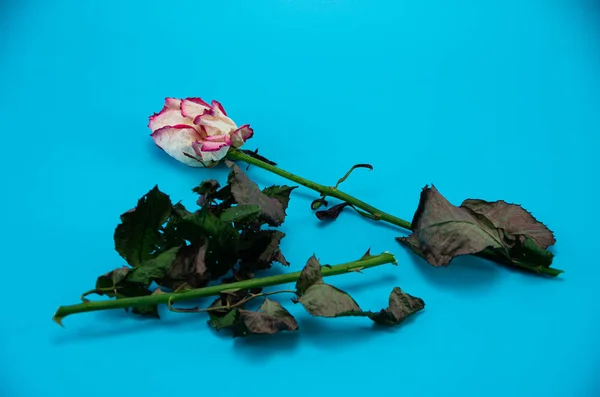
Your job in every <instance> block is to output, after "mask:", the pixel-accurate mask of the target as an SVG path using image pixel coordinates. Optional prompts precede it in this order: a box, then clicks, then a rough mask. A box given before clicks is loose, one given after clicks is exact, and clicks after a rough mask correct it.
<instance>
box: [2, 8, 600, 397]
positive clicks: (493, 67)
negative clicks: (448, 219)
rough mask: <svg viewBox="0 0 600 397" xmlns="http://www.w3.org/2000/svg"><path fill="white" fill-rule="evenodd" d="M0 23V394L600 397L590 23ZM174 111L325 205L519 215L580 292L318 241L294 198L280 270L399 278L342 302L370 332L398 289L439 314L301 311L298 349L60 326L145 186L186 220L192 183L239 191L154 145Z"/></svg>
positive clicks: (341, 237)
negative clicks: (211, 111) (346, 268)
mask: <svg viewBox="0 0 600 397" xmlns="http://www.w3.org/2000/svg"><path fill="white" fill-rule="evenodd" d="M0 4H1V8H0V14H1V15H0V23H1V25H0V32H1V37H2V39H1V40H0V129H1V135H0V136H1V137H2V144H1V150H2V153H1V156H0V162H1V164H0V169H1V170H2V171H1V172H2V180H1V183H2V184H1V186H2V194H1V195H0V200H1V205H2V209H3V215H4V221H3V224H4V228H3V232H2V247H3V253H2V279H3V285H2V288H1V292H0V296H1V297H2V320H0V321H1V323H2V327H1V328H0V357H1V359H0V395H2V396H11V397H12V396H48V395H57V396H58V395H60V396H81V395H85V396H86V397H92V396H103V397H104V396H107V395H110V396H138V395H139V396H142V395H153V396H159V395H167V394H168V395H171V394H172V393H178V394H179V393H181V395H184V394H183V393H189V394H188V395H217V393H218V394H219V395H227V396H229V395H236V394H240V393H244V394H247V395H254V394H257V393H258V392H259V391H260V392H261V393H263V395H264V396H275V395H281V394H282V393H286V394H287V395H289V396H303V395H306V393H314V395H327V394H329V393H331V395H337V394H339V395H357V396H358V395H368V394H374V395H404V396H440V395H441V396H455V395H456V396H483V395H485V396H506V395H510V396H513V397H517V396H546V397H550V396H574V397H575V396H597V395H600V381H599V380H596V379H595V376H596V375H597V374H598V368H599V365H600V340H599V338H598V335H599V334H600V316H599V310H598V309H599V303H598V302H599V299H598V295H597V291H598V287H597V284H598V282H599V280H600V270H599V267H600V266H599V264H598V255H597V251H596V249H595V247H597V244H598V243H597V239H598V232H597V230H598V227H597V225H598V222H599V221H600V219H599V216H598V211H597V209H596V208H597V206H598V199H597V197H596V190H597V185H596V183H597V180H598V177H597V172H598V170H599V167H598V166H599V164H598V157H599V156H598V153H597V150H598V142H599V140H598V137H597V134H598V132H599V131H600V111H599V105H600V68H599V66H600V4H599V3H598V2H594V1H591V0H590V1H585V0H543V1H542V0H530V1H519V0H504V1H481V0H471V1H469V0H462V1H454V2H447V1H442V0H424V1H416V2H413V1H407V0H389V1H383V0H369V1H359V0H337V1H335V0H329V1H327V0H253V1H247V0H229V1H198V0H191V1H183V0H179V1H168V2H159V1H149V0H148V1H143V2H142V1H139V2H121V1H119V2H118V1H113V0H103V1H87V2H84V1H64V0H63V1H53V2H47V1H46V2H44V1H32V0H23V1H17V0H3V1H2V2H1V3H0ZM165 96H176V97H182V96H201V97H203V98H204V99H207V100H211V99H218V100H219V101H221V102H222V103H223V104H224V106H225V108H226V110H227V111H228V113H229V115H230V116H231V117H232V118H233V119H234V120H235V121H236V122H237V123H238V124H244V123H250V124H251V125H252V126H253V127H254V130H255V136H254V138H253V139H252V140H251V141H249V142H248V144H247V145H246V148H249V149H253V148H256V147H259V148H260V151H261V153H263V154H265V155H267V156H269V157H272V158H273V159H274V160H276V161H278V163H279V164H280V166H282V167H283V168H285V169H289V170H291V171H293V172H296V173H298V174H301V175H303V176H305V177H307V178H310V179H313V180H316V181H319V182H322V183H326V184H334V183H335V181H336V180H337V179H338V178H339V177H340V176H341V175H343V174H344V173H345V172H346V170H347V169H348V168H349V166H350V165H352V164H354V163H357V162H366V163H371V164H373V165H374V166H375V170H374V171H372V172H368V171H366V170H358V171H357V172H355V174H354V175H353V176H352V177H351V178H350V179H349V180H348V181H346V182H345V184H344V186H343V187H344V190H346V191H347V192H349V193H352V194H355V195H356V196H357V197H359V198H361V199H363V200H365V201H367V202H369V203H371V204H373V205H376V206H379V207H381V208H382V209H384V210H387V211H389V212H391V213H393V214H395V215H397V216H400V217H404V218H407V219H409V220H410V219H411V217H412V214H413V211H414V210H415V208H416V205H417V202H418V198H419V193H420V189H421V188H422V187H423V186H424V185H425V184H428V183H434V184H435V185H436V187H437V188H438V189H439V190H440V191H441V192H442V193H443V194H444V195H446V197H447V198H448V199H450V200H451V201H452V202H453V203H455V204H458V203H460V202H461V201H462V200H463V199H464V198H467V197H477V198H483V199H487V200H496V199H505V200H507V201H511V202H517V203H520V204H522V205H524V206H525V208H527V209H529V210H531V211H532V212H533V213H534V215H535V216H536V217H538V218H539V219H541V220H543V221H544V222H545V223H546V224H548V225H549V226H550V227H551V228H552V229H553V230H554V231H555V233H556V236H557V239H558V243H557V245H556V248H555V252H556V254H557V256H556V260H555V266H556V267H558V268H562V269H564V270H566V273H565V274H564V275H563V276H562V277H561V278H560V279H558V280H551V279H543V278H539V277H535V276H531V275H527V274H522V273H520V272H515V271H512V270H510V269H506V268H503V267H499V266H497V265H494V264H491V263H488V262H484V261H480V260H472V259H460V260H456V262H453V264H452V265H451V266H450V267H448V268H441V269H437V268H433V267H430V266H429V265H427V264H426V263H425V262H423V261H422V260H420V259H416V258H415V257H414V256H412V254H409V253H408V252H407V251H406V250H405V249H404V248H402V247H400V246H399V245H398V244H397V243H396V242H395V241H394V237H396V236H399V235H404V233H403V232H402V231H400V230H398V229H396V228H394V227H389V226H386V225H384V224H376V223H372V222H369V221H366V220H364V219H362V218H360V217H359V216H357V215H355V214H352V213H351V211H345V212H344V213H343V214H342V216H341V217H340V218H339V220H338V221H337V222H335V223H330V224H320V223H319V222H318V221H317V220H316V218H314V215H313V214H312V213H311V211H310V210H309V209H308V206H309V203H310V201H311V200H312V199H313V198H314V195H313V194H312V192H311V191H309V190H306V189H298V190H297V191H296V194H294V196H293V199H292V201H291V206H290V209H289V211H288V213H289V217H288V219H287V221H286V223H285V224H284V226H283V230H284V231H285V232H287V233H288V237H286V238H285V240H284V244H283V250H284V253H285V255H286V256H287V258H288V259H289V260H290V261H291V262H292V266H291V267H292V270H298V269H300V268H301V267H302V266H303V264H304V262H305V261H306V259H307V258H308V257H309V256H310V255H311V254H312V253H313V252H314V253H316V254H317V255H318V256H319V258H321V260H322V261H323V262H324V263H340V262H346V261H351V260H354V259H357V258H358V257H360V256H361V255H362V254H363V252H364V251H365V250H366V249H367V248H368V247H371V248H372V250H373V252H383V251H385V250H389V251H391V252H392V253H394V254H395V255H396V256H397V259H398V261H399V266H398V267H393V266H384V267H380V268H377V269H373V270H369V271H367V272H365V273H364V274H363V275H360V274H352V275H346V276H340V277H337V278H336V279H335V280H333V279H332V282H333V283H334V284H335V285H337V286H338V287H340V288H343V289H346V290H347V291H348V292H350V293H352V294H353V296H354V297H355V298H356V300H357V301H358V302H359V303H360V305H361V307H363V308H365V309H379V308H381V307H383V306H385V304H386V302H387V296H388V293H389V291H390V290H391V288H392V287H393V286H394V285H399V286H401V287H402V288H403V289H405V290H406V291H408V292H410V293H412V294H414V295H418V296H421V297H422V298H424V299H425V301H426V303H427V307H426V310H425V311H423V312H422V313H421V314H420V315H418V316H416V317H415V318H413V319H411V320H410V321H408V322H407V323H406V324H404V325H403V326H401V327H398V328H394V329H390V330H386V331H381V330H377V329H373V328H372V327H371V324H370V323H369V321H365V320H363V319H355V320H351V319H350V320H349V319H342V320H339V321H338V320H321V319H311V318H308V315H307V314H304V313H303V312H302V310H301V308H300V307H298V306H297V305H288V306H290V310H291V311H292V312H293V313H294V314H297V317H298V320H299V323H300V328H301V330H300V331H299V332H298V333H296V334H286V335H281V336H277V337H274V338H260V339H252V340H250V339H249V340H233V339H231V338H230V337H228V336H227V334H226V333H222V332H221V333H218V334H217V333H215V332H213V331H212V330H211V329H210V328H208V327H207V326H206V324H205V322H206V317H205V316H204V315H184V314H175V313H167V312H163V314H164V315H163V319H162V320H161V321H143V320H140V319H138V318H133V317H131V316H129V315H127V314H125V313H124V312H122V311H118V312H110V313H109V312H105V313H92V314H84V315H77V316H73V317H69V318H67V319H66V320H65V325H66V329H61V328H60V327H58V326H56V324H54V323H53V322H52V321H51V316H52V314H53V312H54V310H55V309H56V307H57V306H59V305H61V304H70V303H75V302H77V300H78V297H79V294H80V293H81V292H82V291H84V290H87V289H88V288H90V287H91V286H92V285H93V283H94V281H95V278H96V276H98V275H99V274H102V273H104V272H106V271H108V270H110V269H112V268H114V267H117V266H121V265H122V264H123V263H124V262H123V260H122V259H121V258H120V257H119V256H118V255H117V254H116V252H115V251H114V250H113V240H112V233H113V230H114V227H115V226H116V224H117V223H118V221H119V218H118V216H119V214H121V213H122V212H123V211H125V210H127V209H129V208H131V207H132V206H133V205H134V204H135V202H136V200H137V199H138V197H140V196H141V195H143V194H144V193H145V192H147V191H148V190H149V189H150V188H151V187H152V186H154V184H158V185H159V187H160V188H161V189H162V190H164V191H166V192H168V193H169V194H170V195H171V197H172V198H173V200H175V201H177V200H183V202H184V204H187V205H193V203H194V199H195V198H194V194H193V193H192V192H191V190H190V189H191V187H192V186H194V185H195V184H197V183H198V182H199V181H201V180H202V179H208V178H214V177H216V178H218V179H219V180H221V181H224V180H225V178H226V174H227V170H226V169H225V168H219V169H216V170H199V169H192V168H188V167H185V166H183V165H180V164H179V163H177V162H176V161H174V160H172V159H171V158H170V157H168V156H167V155H166V154H164V153H162V152H161V151H160V150H158V149H157V148H156V147H155V146H154V144H153V142H152V140H151V139H150V138H149V130H148V129H147V121H148V116H149V115H150V114H152V113H153V112H155V111H158V110H160V109H161V107H162V104H163V99H164V97H165ZM249 173H250V175H251V177H252V178H253V179H255V180H256V181H257V183H259V184H260V185H261V186H265V185H270V184H274V183H281V182H283V181H282V180H281V179H280V178H278V177H276V176H274V175H271V174H268V173H266V172H264V171H262V170H260V169H258V168H252V169H251V170H250V171H249ZM278 271H279V272H281V271H288V270H287V269H283V270H282V268H278V269H276V271H275V272H278ZM284 299H285V298H284ZM225 368H229V369H233V370H234V371H233V373H229V372H226V371H224V370H223V369H225Z"/></svg>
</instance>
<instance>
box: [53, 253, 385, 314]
mask: <svg viewBox="0 0 600 397" xmlns="http://www.w3.org/2000/svg"><path fill="white" fill-rule="evenodd" d="M386 263H394V264H395V263H396V259H395V258H394V256H393V255H392V254H390V253H387V252H386V253H383V254H380V255H370V256H365V257H363V258H362V259H360V260H357V261H354V262H348V263H344V264H341V265H335V266H331V267H329V266H323V268H322V269H321V274H322V276H323V277H329V276H336V275H339V274H344V273H349V272H354V271H356V270H357V269H358V270H364V269H368V268H370V267H375V266H380V265H384V264H386ZM300 273H301V272H294V273H287V274H280V275H277V276H269V277H262V278H255V279H251V280H244V281H238V282H235V283H229V284H221V285H215V286H211V287H205V288H197V289H192V290H188V291H183V292H171V293H163V294H155V295H147V296H139V297H133V298H123V299H115V300H105V301H87V302H83V303H79V304H75V305H70V306H60V307H59V308H58V310H57V311H56V313H55V314H54V317H53V318H52V319H53V320H54V321H55V322H56V323H58V324H59V325H62V319H63V318H65V317H66V316H68V315H71V314H77V313H85V312H93V311H99V310H113V309H126V308H131V307H137V306H147V305H158V304H172V303H175V302H181V301H185V300H191V299H197V298H204V297H207V296H213V295H219V294H221V293H222V292H226V291H231V290H240V289H252V288H264V287H270V286H273V285H281V284H287V283H292V282H296V281H297V280H298V278H299V277H300Z"/></svg>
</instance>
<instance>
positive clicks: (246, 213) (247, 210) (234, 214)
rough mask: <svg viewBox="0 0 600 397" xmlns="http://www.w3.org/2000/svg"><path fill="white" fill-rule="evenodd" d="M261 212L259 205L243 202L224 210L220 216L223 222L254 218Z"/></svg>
mask: <svg viewBox="0 0 600 397" xmlns="http://www.w3.org/2000/svg"><path fill="white" fill-rule="evenodd" d="M259 213H260V208H259V207H258V206H257V205H252V204H241V205H237V206H235V207H230V208H227V209H226V210H224V211H223V212H222V213H221V216H220V217H219V218H220V219H221V221H222V222H239V221H242V220H245V219H248V218H252V217H254V216H255V215H258V214H259Z"/></svg>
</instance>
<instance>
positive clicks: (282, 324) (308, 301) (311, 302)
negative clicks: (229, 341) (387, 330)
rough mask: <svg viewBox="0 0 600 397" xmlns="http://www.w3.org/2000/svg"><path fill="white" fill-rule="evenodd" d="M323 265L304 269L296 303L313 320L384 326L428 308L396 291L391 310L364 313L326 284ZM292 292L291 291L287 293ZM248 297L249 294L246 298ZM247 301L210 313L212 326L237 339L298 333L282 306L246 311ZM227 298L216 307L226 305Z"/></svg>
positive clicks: (269, 304)
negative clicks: (346, 320) (362, 321)
mask: <svg viewBox="0 0 600 397" xmlns="http://www.w3.org/2000/svg"><path fill="white" fill-rule="evenodd" d="M321 268H322V266H321V264H320V263H319V261H318V260H317V258H316V257H315V256H314V255H313V256H312V257H311V258H310V259H309V260H308V262H307V263H306V266H305V267H304V268H303V270H302V272H301V274H300V277H299V279H298V281H297V282H296V288H295V291H293V292H294V294H295V296H294V299H293V302H294V303H300V304H301V305H302V306H303V307H304V309H305V310H306V311H307V312H308V313H310V314H311V315H313V316H318V317H327V318H332V317H368V318H369V319H371V320H372V321H373V322H375V323H376V324H379V325H384V326H393V325H398V324H400V323H402V322H403V321H404V320H406V319H407V318H408V317H410V316H411V315H413V314H415V313H417V312H419V311H421V310H422V309H423V308H424V307H425V303H424V302H423V300H422V299H420V298H417V297H414V296H412V295H409V294H407V293H406V292H403V291H402V290H401V289H400V288H399V287H395V288H394V289H393V290H392V292H391V293H390V296H389V303H388V307H386V308H384V309H382V310H380V311H376V312H373V311H363V310H362V309H361V308H360V306H359V305H358V303H356V301H355V300H354V299H353V298H352V297H351V296H350V295H349V294H348V293H346V292H344V291H342V290H341V289H339V288H337V287H334V286H333V285H330V284H326V283H324V282H323V277H322V274H321ZM284 292H290V291H284ZM244 295H245V294H244ZM245 299H247V298H246V297H243V296H241V295H238V296H237V297H234V298H233V299H231V300H229V301H228V304H230V305H232V306H235V307H234V308H231V309H228V310H222V311H220V312H219V311H210V312H209V314H210V317H211V320H210V323H211V325H212V326H213V327H215V328H216V329H222V328H228V329H231V330H232V332H233V335H234V336H237V337H240V336H248V335H256V334H275V333H277V332H281V331H295V330H297V329H298V328H299V327H298V323H297V321H296V319H295V318H294V317H293V316H292V314H291V313H290V312H289V311H287V310H286V309H285V308H284V307H283V306H282V305H281V304H280V303H278V302H275V301H272V300H270V299H268V298H265V299H264V301H263V303H262V304H261V305H260V307H259V308H258V310H257V311H251V310H246V309H244V308H243V304H242V305H240V304H238V303H236V300H237V302H242V303H243V302H244V300H245ZM224 303H225V302H224V301H223V297H221V298H220V299H217V300H216V301H215V302H214V303H213V305H222V304H224Z"/></svg>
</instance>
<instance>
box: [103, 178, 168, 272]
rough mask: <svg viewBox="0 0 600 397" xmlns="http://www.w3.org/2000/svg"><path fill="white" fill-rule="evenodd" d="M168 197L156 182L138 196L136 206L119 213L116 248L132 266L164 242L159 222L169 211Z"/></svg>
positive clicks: (161, 222)
mask: <svg viewBox="0 0 600 397" xmlns="http://www.w3.org/2000/svg"><path fill="white" fill-rule="evenodd" d="M171 208H172V205H171V200H170V199H169V196H167V195H166V194H164V193H163V192H161V191H160V190H159V189H158V186H155V187H154V188H153V189H152V190H150V191H149V192H148V193H147V194H146V195H144V196H143V197H142V198H141V199H139V200H138V204H137V206H136V207H135V208H134V209H132V210H130V211H127V212H126V213H124V214H122V215H121V224H119V225H118V226H117V228H116V229H115V234H114V240H115V249H116V250H117V252H118V253H119V254H120V255H121V256H122V257H123V258H125V260H127V263H129V264H130V265H131V266H133V267H136V266H139V265H140V264H141V263H142V262H144V261H145V260H147V259H150V258H152V257H153V255H154V254H155V253H156V252H157V249H158V248H160V246H161V245H162V244H163V236H162V234H161V233H160V230H161V228H162V225H163V224H164V223H165V222H166V221H167V219H168V218H169V215H170V214H171Z"/></svg>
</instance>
